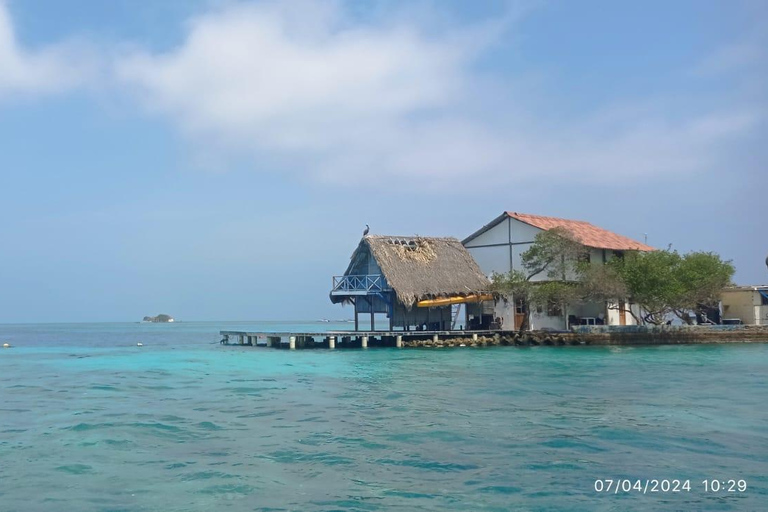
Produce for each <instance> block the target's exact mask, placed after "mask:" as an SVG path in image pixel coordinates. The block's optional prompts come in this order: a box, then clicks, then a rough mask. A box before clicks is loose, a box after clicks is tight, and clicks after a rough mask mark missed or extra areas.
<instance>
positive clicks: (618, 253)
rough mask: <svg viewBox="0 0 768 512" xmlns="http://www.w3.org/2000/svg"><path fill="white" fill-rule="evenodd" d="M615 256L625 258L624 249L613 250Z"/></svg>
mask: <svg viewBox="0 0 768 512" xmlns="http://www.w3.org/2000/svg"><path fill="white" fill-rule="evenodd" d="M613 257H614V258H623V257H624V251H613Z"/></svg>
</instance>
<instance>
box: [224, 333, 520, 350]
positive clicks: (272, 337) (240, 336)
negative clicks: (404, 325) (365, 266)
mask: <svg viewBox="0 0 768 512" xmlns="http://www.w3.org/2000/svg"><path fill="white" fill-rule="evenodd" d="M507 333H508V332H507V331H499V330H493V331H491V330H486V331H317V332H251V331H220V332H219V334H221V336H222V339H221V344H222V345H237V346H246V345H247V346H252V347H272V348H287V349H291V350H294V349H301V348H329V349H334V348H337V347H338V348H368V347H402V346H403V344H404V342H409V341H414V340H432V341H434V342H438V341H440V340H448V339H457V338H462V339H464V338H466V339H474V340H477V339H478V338H480V337H495V336H501V335H504V334H507Z"/></svg>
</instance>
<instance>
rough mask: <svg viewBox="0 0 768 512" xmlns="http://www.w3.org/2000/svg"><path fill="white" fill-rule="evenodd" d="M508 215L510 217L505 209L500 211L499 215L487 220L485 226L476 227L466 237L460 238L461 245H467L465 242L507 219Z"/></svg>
mask: <svg viewBox="0 0 768 512" xmlns="http://www.w3.org/2000/svg"><path fill="white" fill-rule="evenodd" d="M509 217H510V215H509V212H506V211H505V212H504V213H502V214H501V215H499V216H498V217H496V218H495V219H493V220H492V221H491V222H489V223H488V224H486V225H485V226H483V227H481V228H480V229H478V230H477V231H475V232H474V233H472V234H471V235H469V236H468V237H467V238H465V239H464V240H462V241H461V245H467V243H469V242H471V241H472V240H474V239H475V238H477V237H479V236H480V235H482V234H483V233H485V232H486V231H488V230H490V229H491V228H493V227H495V226H496V225H498V224H499V223H500V222H501V221H503V220H504V219H508V218H509Z"/></svg>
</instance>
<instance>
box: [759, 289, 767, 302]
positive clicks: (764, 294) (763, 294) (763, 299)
mask: <svg viewBox="0 0 768 512" xmlns="http://www.w3.org/2000/svg"><path fill="white" fill-rule="evenodd" d="M758 293H760V298H761V299H762V302H760V304H761V305H763V306H768V290H766V291H762V290H761V291H760V292H758Z"/></svg>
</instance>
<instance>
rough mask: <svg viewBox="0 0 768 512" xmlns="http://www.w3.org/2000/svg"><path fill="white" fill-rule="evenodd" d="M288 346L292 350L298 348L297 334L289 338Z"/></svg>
mask: <svg viewBox="0 0 768 512" xmlns="http://www.w3.org/2000/svg"><path fill="white" fill-rule="evenodd" d="M288 348H289V349H291V350H296V336H291V337H290V338H288Z"/></svg>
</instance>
